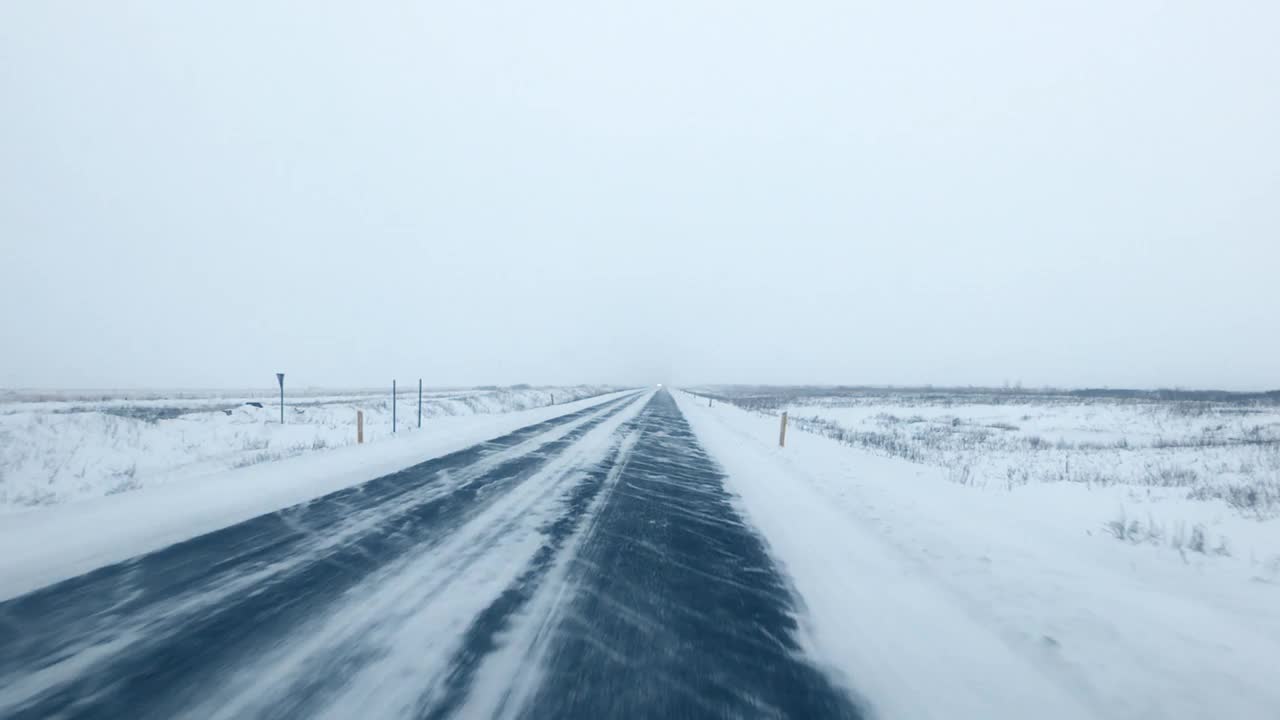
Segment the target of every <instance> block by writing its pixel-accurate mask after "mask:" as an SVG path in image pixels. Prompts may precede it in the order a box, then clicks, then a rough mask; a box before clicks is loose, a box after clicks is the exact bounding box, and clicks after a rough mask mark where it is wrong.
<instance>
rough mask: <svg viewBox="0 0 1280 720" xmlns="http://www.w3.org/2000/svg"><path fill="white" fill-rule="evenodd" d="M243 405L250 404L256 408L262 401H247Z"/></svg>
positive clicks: (260, 405)
mask: <svg viewBox="0 0 1280 720" xmlns="http://www.w3.org/2000/svg"><path fill="white" fill-rule="evenodd" d="M245 405H252V406H254V407H256V408H260V407H262V403H260V402H247V403H245Z"/></svg>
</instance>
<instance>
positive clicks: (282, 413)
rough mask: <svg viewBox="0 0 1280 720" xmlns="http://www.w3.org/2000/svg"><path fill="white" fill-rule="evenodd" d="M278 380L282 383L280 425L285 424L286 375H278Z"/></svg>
mask: <svg viewBox="0 0 1280 720" xmlns="http://www.w3.org/2000/svg"><path fill="white" fill-rule="evenodd" d="M276 380H277V381H278V382H279V383H280V424H281V425H283V424H284V373H276Z"/></svg>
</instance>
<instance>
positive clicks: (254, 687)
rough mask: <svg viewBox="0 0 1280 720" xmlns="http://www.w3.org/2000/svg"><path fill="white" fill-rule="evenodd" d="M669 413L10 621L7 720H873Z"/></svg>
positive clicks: (560, 437)
mask: <svg viewBox="0 0 1280 720" xmlns="http://www.w3.org/2000/svg"><path fill="white" fill-rule="evenodd" d="M723 480H724V478H723V477H722V476H721V475H720V473H719V471H718V470H717V469H716V466H715V465H714V464H713V463H712V462H711V460H710V459H709V458H708V457H707V455H706V454H705V453H704V452H703V450H702V449H701V448H700V447H699V445H698V444H697V442H696V441H695V439H694V437H693V435H692V433H691V431H690V429H689V426H688V424H687V423H686V422H685V420H684V418H683V416H682V415H681V414H680V411H679V410H678V409H677V406H676V404H675V402H673V400H672V399H671V397H670V396H669V395H668V394H667V393H665V392H660V393H657V394H652V393H643V394H640V395H633V396H629V397H624V398H621V399H619V400H614V401H610V402H606V403H603V404H600V405H596V406H593V407H589V408H587V409H584V410H580V411H577V412H574V413H571V414H569V415H565V416H561V417H559V418H555V419H553V420H549V421H546V422H541V423H538V424H535V425H532V426H529V427H527V428H524V429H521V430H519V431H516V432H513V433H511V434H509V435H506V436H503V437H500V438H497V439H495V440H492V441H490V442H487V443H483V444H481V445H477V446H475V447H472V448H469V449H466V450H462V451H460V452H455V453H453V454H450V455H446V456H444V457H440V458H437V459H434V460H430V461H427V462H424V463H421V464H419V465H416V466H414V467H411V468H408V469H405V470H403V471H401V472H398V473H395V474H392V475H388V476H385V477H381V478H378V479H376V480H372V481H369V482H367V483H364V484H362V485H358V486H355V487H352V488H349V489H347V490H343V491H340V492H335V493H332V494H330V495H326V496H324V497H322V498H320V499H317V500H315V501H312V502H310V503H306V504H303V505H299V506H295V507H292V508H289V509H286V510H282V511H280V512H275V513H271V514H267V515H262V516H260V517H257V518H254V519H251V520H248V521H246V522H242V523H239V524H236V525H233V526H231V527H227V528H224V529H221V530H218V531H216V532H212V533H209V534H205V535H202V536H200V537H196V538H194V539H191V540H188V541H186V542H182V543H179V544H177V545H173V546H171V547H168V548H165V549H163V550H160V551H157V552H154V553H151V554H148V555H144V556H142V557H139V558H135V559H132V560H129V561H127V562H123V563H119V564H115V565H111V566H108V567H104V568H101V569H99V570H96V571H93V572H90V573H87V574H85V575H81V576H79V577H76V578H72V579H69V580H66V581H63V582H60V583H58V584H56V585H52V586H49V587H46V588H43V589H41V590H38V591H36V592H33V593H29V594H26V595H23V596H21V597H18V598H15V599H12V600H9V601H7V602H4V603H0V648H2V649H0V717H14V718H43V717H154V718H168V717H177V716H183V717H225V718H242V717H307V718H310V717H335V718H341V717H356V716H358V717H364V718H383V717H413V718H438V717H440V718H442V717H535V718H541V717H556V718H599V717H610V716H621V715H626V716H647V717H740V716H747V717H756V716H762V715H763V716H784V717H857V716H858V715H859V711H858V708H857V707H856V706H855V705H854V704H853V703H852V702H851V700H850V699H849V696H848V695H847V694H846V693H845V692H844V691H842V690H841V689H839V688H837V687H836V686H834V685H833V684H832V683H831V682H830V681H829V680H828V679H827V677H826V676H824V675H823V674H822V673H820V672H819V671H818V670H816V669H815V668H814V667H813V666H812V665H810V664H809V663H807V662H806V661H805V660H804V659H803V658H802V657H801V653H800V650H799V647H798V646H797V644H796V640H795V631H796V626H795V620H794V619H793V614H794V612H795V607H794V600H793V598H792V596H791V594H790V593H789V591H788V589H787V587H786V586H785V584H784V582H783V580H782V579H781V577H780V575H779V573H778V571H777V569H776V568H775V567H774V565H773V563H772V561H771V560H770V559H769V556H768V555H767V554H766V552H765V547H764V545H763V543H762V541H761V540H760V538H759V537H757V536H756V534H755V533H754V532H753V531H752V530H751V529H750V528H748V527H747V526H746V525H745V524H744V523H743V521H742V519H741V518H740V517H739V516H738V515H737V513H736V512H735V510H734V508H733V507H732V506H731V504H730V498H729V495H728V494H727V493H726V491H725V489H724V485H723Z"/></svg>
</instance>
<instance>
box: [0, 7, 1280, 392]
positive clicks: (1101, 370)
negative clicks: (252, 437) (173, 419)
mask: <svg viewBox="0 0 1280 720" xmlns="http://www.w3.org/2000/svg"><path fill="white" fill-rule="evenodd" d="M1277 28H1280V3H1276V2H1271V1H1269V0H1267V1H1256V2H1235V3H1214V2H1154V1H1143V0H1126V1H1125V2H1114V1H1112V0H1096V1H1089V2H1079V1H1073V2H1023V1H1019V0H1009V1H1007V2H963V3H956V2H936V3H923V2H902V1H896V0H895V1H892V2H890V1H885V2H835V1H832V2H786V3H783V2H744V1H742V0H734V1H728V0H726V1H723V2H706V1H703V0H678V1H677V0H646V1H645V2H628V3H609V2H599V1H598V0H581V1H578V2H567V1H564V0H545V1H543V2H490V1H485V0H480V1H476V0H469V1H467V2H462V1H458V2H359V3H356V2H311V1H308V2H293V3H287V2H263V1H262V0H253V1H240V0H235V1H231V0H221V1H219V2H198V3H197V2H175V1H174V0H143V1H140V2H87V1H85V2H50V1H46V0H5V2H3V3H0V250H2V255H0V344H2V345H3V348H4V349H3V353H0V386H9V387H12V386H23V387H25V386H73V387H102V386H198V387H212V386H246V385H254V386H256V385H263V386H269V385H270V384H272V383H273V382H274V376H273V373H274V372H276V371H277V370H285V371H287V372H289V373H290V378H291V381H292V382H294V383H300V384H304V385H305V384H330V385H333V384H339V385H377V384H381V383H383V382H384V381H387V380H389V379H390V378H392V377H398V378H400V379H401V380H404V381H411V380H413V379H416V378H417V377H420V376H421V377H424V378H425V379H426V381H427V383H428V384H433V385H439V384H477V383H515V382H531V383H541V382H549V383H550V382H555V383H568V382H616V383H633V382H634V383H639V382H659V381H666V382H675V383H681V382H685V383H689V382H697V383H700V382H842V383H899V384H906V383H935V384H952V383H954V384H970V383H973V384H1000V383H1002V382H1004V381H1006V380H1007V381H1010V382H1014V381H1022V382H1023V383H1025V384H1027V385H1042V384H1055V385H1110V386H1113V387H1114V386H1139V387H1151V386H1174V385H1177V386H1186V387H1194V386H1201V387H1203V386H1213V387H1226V388H1235V389H1245V388H1273V387H1280V282H1278V280H1277V279H1278V277H1280V273H1278V272H1277V271H1278V269H1280V42H1277V39H1276V38H1277V36H1276V29H1277Z"/></svg>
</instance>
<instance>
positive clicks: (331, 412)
mask: <svg viewBox="0 0 1280 720" xmlns="http://www.w3.org/2000/svg"><path fill="white" fill-rule="evenodd" d="M613 389H614V388H607V387H601V386H587V385H579V386H571V387H526V386H517V387H510V388H475V389H459V390H431V391H429V392H426V393H424V405H423V428H422V432H430V431H431V428H432V425H431V421H432V420H433V419H437V418H441V417H452V416H459V415H475V414H490V413H505V412H512V411H518V410H527V409H531V408H538V407H545V406H550V405H552V404H561V403H566V402H571V401H574V400H579V399H582V398H587V397H593V396H597V395H600V394H602V393H606V392H610V391H611V390H613ZM399 390H400V391H399V393H398V395H397V401H396V405H397V410H396V415H397V431H398V432H399V433H401V434H405V433H412V432H419V431H418V430H417V421H418V415H417V413H418V408H417V403H418V395H417V387H416V386H414V387H412V388H405V387H401V388H400V389H399ZM279 403H280V401H279V396H278V395H277V394H276V393H274V392H273V391H271V390H260V391H239V392H236V391H220V392H203V391H172V392H165V391H131V392H86V391H51V392H50V391H39V392H23V391H0V513H3V512H8V511H13V510H19V509H24V508H31V507H36V506H43V505H52V504H58V503H64V502H67V501H72V500H79V499H86V498H92V497H100V496H103V495H111V494H116V493H121V492H127V491H130V490H135V489H137V488H140V487H144V486H149V485H158V484H163V483H168V482H173V481H176V480H185V479H190V478H196V477H202V476H206V475H210V474H212V473H217V472H221V471H225V470H228V469H234V468H239V467H246V466H249V465H255V464H258V463H263V462H271V461H275V460H280V459H283V458H288V457H293V456H295V455H301V454H303V453H308V452H311V451H315V450H323V449H326V448H334V447H341V446H345V445H352V444H355V442H356V411H357V410H361V411H363V412H364V423H365V425H364V440H365V442H366V443H370V442H378V441H379V440H383V439H386V438H388V437H390V436H391V425H392V408H391V392H390V389H389V388H388V389H386V390H307V391H303V392H294V391H290V392H289V393H288V394H287V395H286V398H285V424H284V425H281V424H280V404H279Z"/></svg>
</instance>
